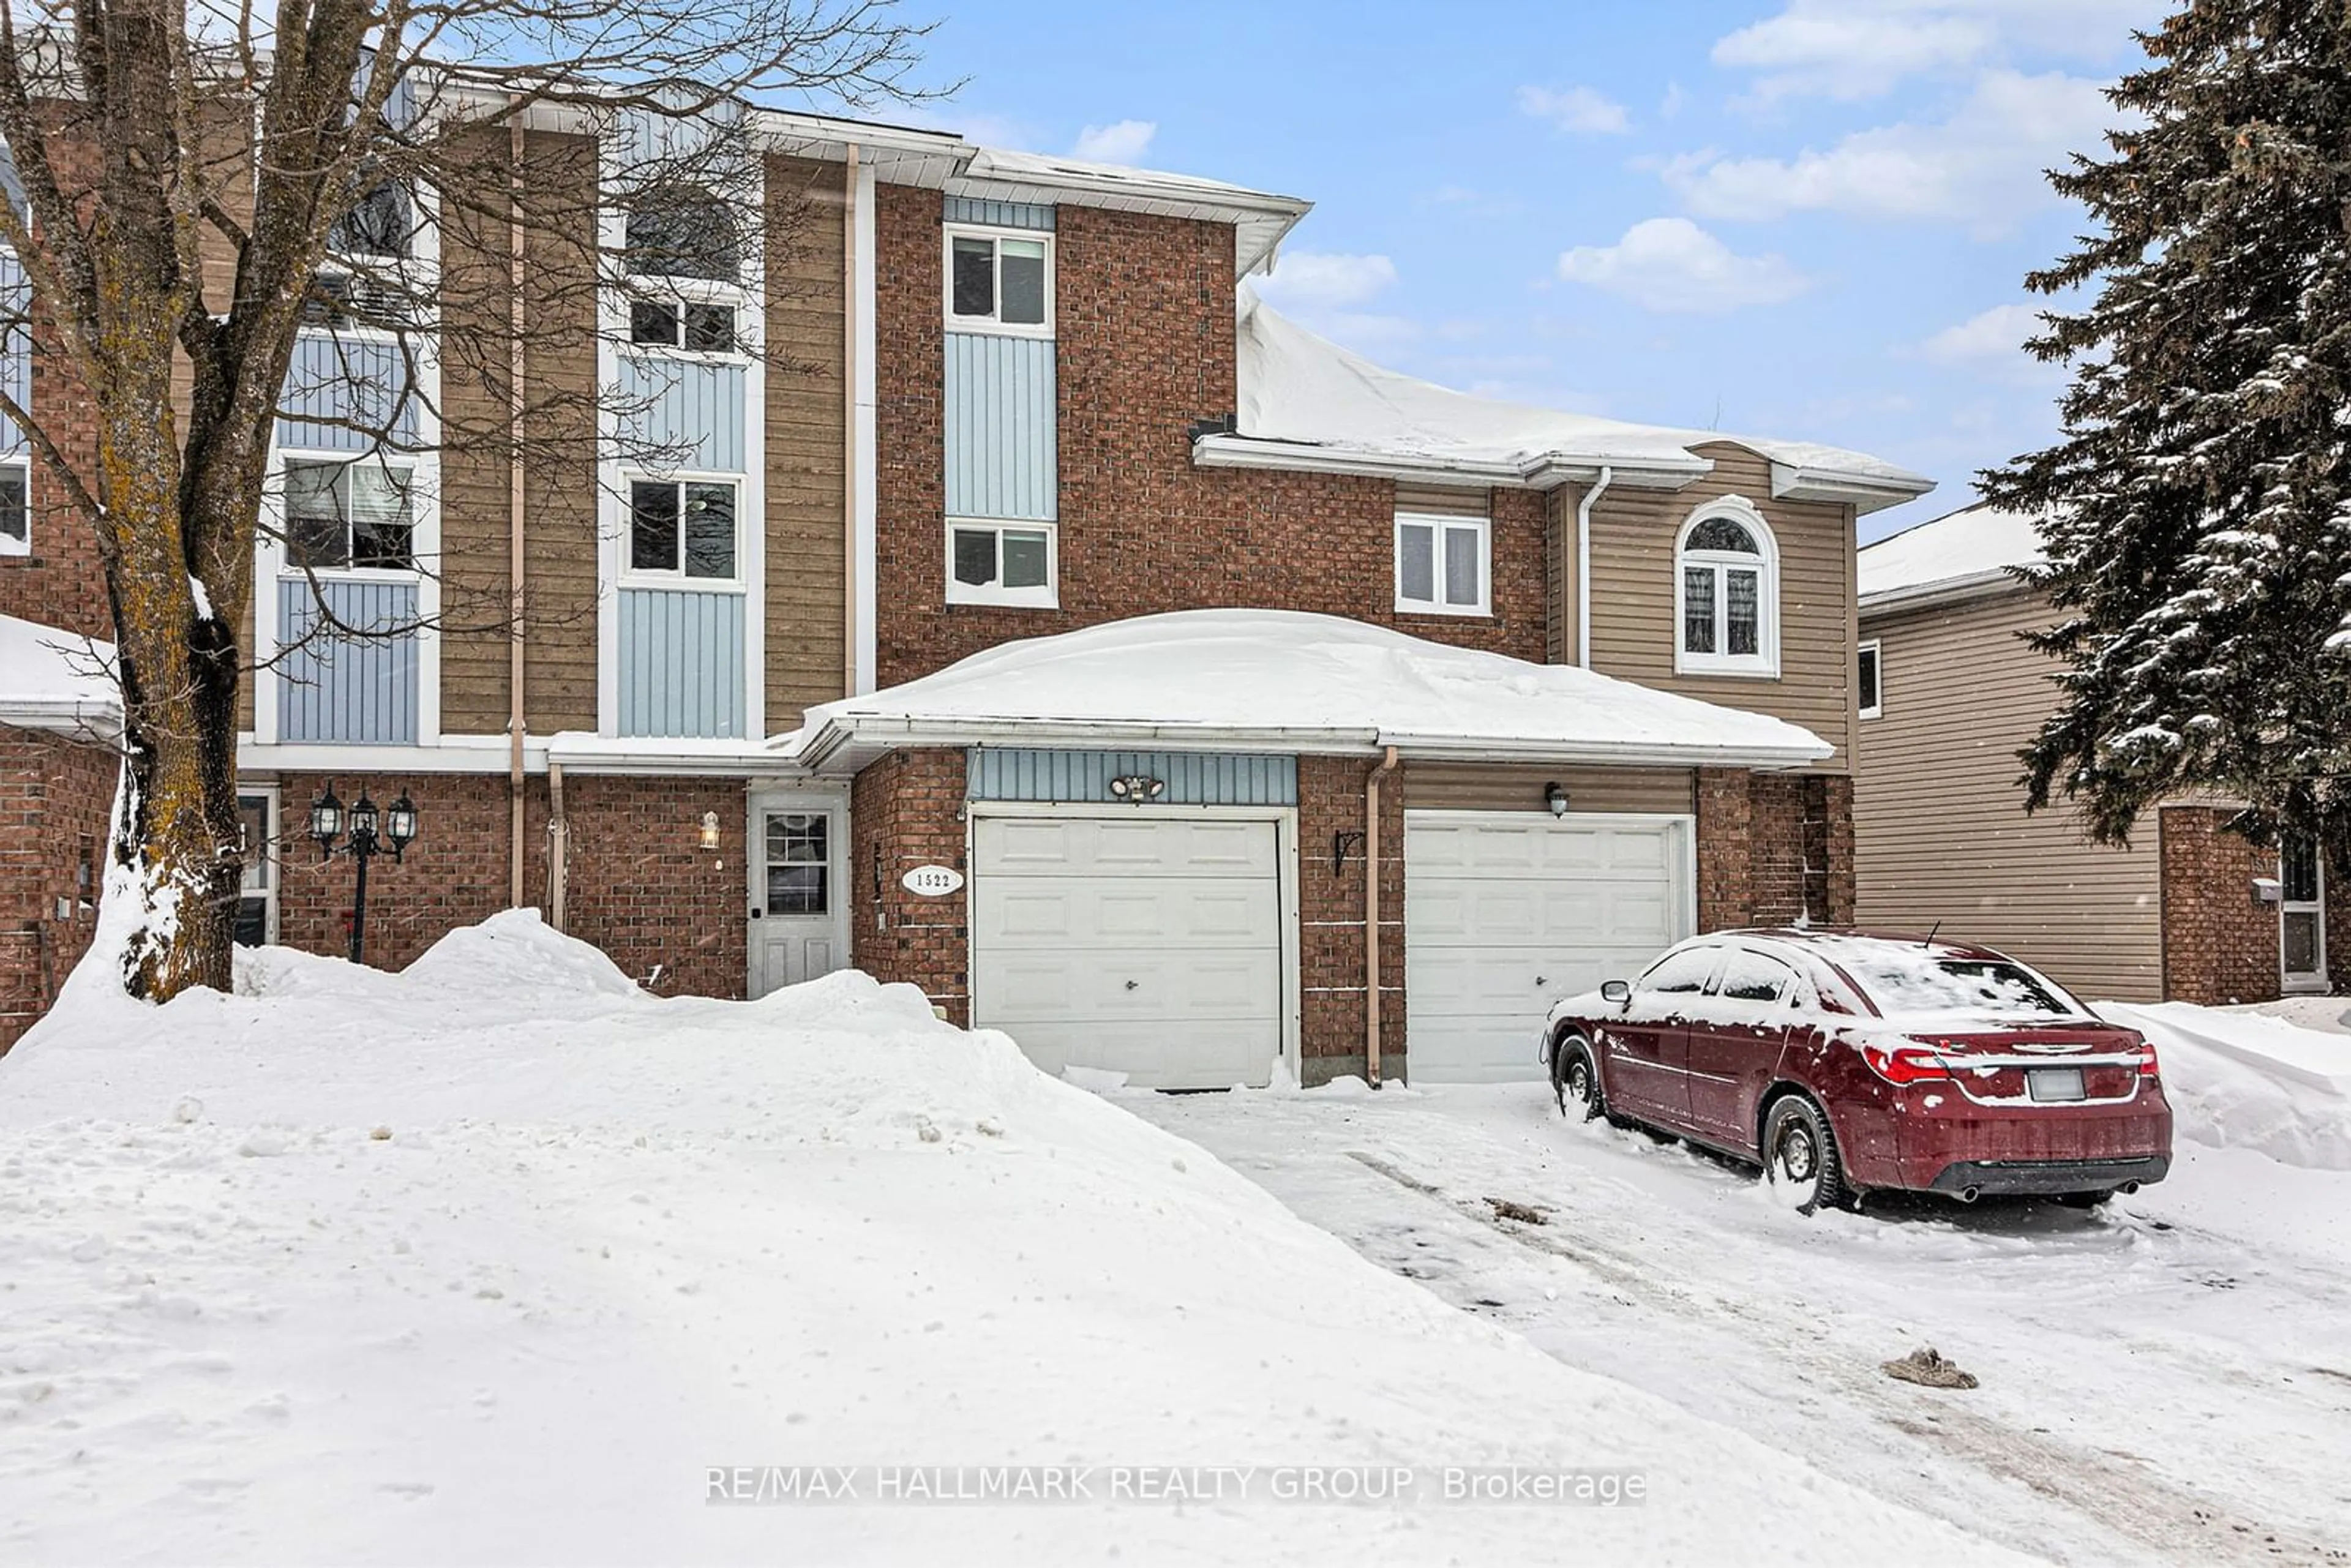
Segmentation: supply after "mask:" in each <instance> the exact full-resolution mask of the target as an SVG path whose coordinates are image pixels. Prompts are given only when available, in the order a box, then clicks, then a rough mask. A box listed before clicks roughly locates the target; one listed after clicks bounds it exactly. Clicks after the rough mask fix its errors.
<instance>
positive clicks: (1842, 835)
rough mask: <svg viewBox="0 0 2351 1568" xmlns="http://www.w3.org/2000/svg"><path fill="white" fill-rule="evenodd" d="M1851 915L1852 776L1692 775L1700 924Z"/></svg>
mask: <svg viewBox="0 0 2351 1568" xmlns="http://www.w3.org/2000/svg"><path fill="white" fill-rule="evenodd" d="M1852 921H1853V780H1852V779H1849V778H1847V777H1845V776H1844V775H1842V774H1818V773H1815V774H1805V773H1750V772H1748V771H1746V770H1744V769H1740V768H1699V769H1698V929H1699V930H1700V931H1720V930H1726V929H1729V928H1731V927H1734V926H1741V925H1791V924H1795V923H1798V922H1806V923H1810V924H1813V925H1850V924H1851V923H1852Z"/></svg>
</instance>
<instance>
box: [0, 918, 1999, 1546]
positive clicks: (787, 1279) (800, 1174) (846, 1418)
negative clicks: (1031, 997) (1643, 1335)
mask: <svg viewBox="0 0 2351 1568" xmlns="http://www.w3.org/2000/svg"><path fill="white" fill-rule="evenodd" d="M1406 1200H1407V1199H1405V1198H1399V1201H1406ZM0 1289H5V1296H0V1303H5V1320H4V1321H5V1322H6V1323H7V1325H8V1331H9V1332H8V1333H7V1335H6V1337H5V1341H0V1556H5V1558H6V1559H7V1560H9V1561H16V1562H64V1561H71V1562H77V1563H85V1562H101V1561H111V1562H152V1563H174V1564H178V1563H193V1562H215V1561H235V1562H240V1563H246V1562H251V1563H327V1562H335V1563H341V1562H380V1563H406V1562H417V1561H433V1562H436V1563H490V1562H513V1561H525V1560H528V1561H534V1562H565V1563H610V1562H651V1561H658V1562H670V1563H685V1562H722V1561H759V1562H775V1561H813V1562H827V1563H848V1562H883V1563H906V1562H919V1561H930V1560H938V1561H945V1560H950V1559H951V1560H953V1561H956V1562H972V1563H992V1562H1013V1561H1019V1562H1021V1563H1053V1562H1062V1561H1073V1560H1079V1559H1084V1560H1088V1561H1097V1562H1098V1561H1102V1560H1103V1559H1104V1558H1106V1557H1111V1556H1117V1557H1121V1558H1123V1560H1125V1561H1129V1562H1144V1563H1154V1562H1168V1561H1179V1560H1180V1561H1185V1562H1234V1563H1253V1564H1256V1563H1328V1562H1333V1561H1347V1562H1351V1563H1384V1562H1396V1563H1403V1562H1413V1563H1424V1562H1439V1561H1460V1562H1476V1563H1489V1562H1526V1561H1536V1560H1547V1559H1549V1558H1550V1557H1552V1555H1554V1554H1555V1553H1556V1552H1557V1551H1558V1550H1559V1549H1560V1546H1561V1542H1562V1541H1573V1543H1574V1550H1576V1551H1577V1552H1581V1553H1585V1554H1589V1555H1591V1556H1593V1557H1595V1558H1611V1559H1617V1560H1625V1559H1630V1558H1633V1557H1638V1558H1639V1559H1640V1560H1642V1561H1646V1562H1656V1563H1692V1562H1714V1561H1722V1560H1725V1559H1727V1558H1729V1557H1731V1556H1734V1555H1736V1556H1740V1557H1742V1558H1753V1557H1755V1555H1756V1548H1757V1545H1758V1543H1761V1542H1768V1543H1769V1546H1768V1548H1767V1549H1766V1550H1765V1551H1764V1552H1763V1555H1764V1556H1767V1557H1777V1558H1782V1559H1795V1558H1808V1559H1810V1560H1814V1561H1828V1560H1837V1561H1854V1560H1862V1559H1865V1558H1870V1559H1874V1558H1896V1559H1899V1560H1902V1561H1907V1562H1919V1563H1935V1562H1952V1561H1960V1560H1965V1561H1981V1560H1984V1559H1986V1558H1987V1557H1989V1556H1991V1555H1992V1553H1991V1552H1989V1550H1988V1549H1987V1548H1986V1547H1985V1545H1984V1543H1983V1542H1980V1541H1979V1540H1977V1539H1975V1538H1973V1537H1970V1536H1969V1535H1966V1534H1964V1533H1961V1532H1959V1531H1956V1530H1953V1529H1951V1528H1949V1527H1947V1526H1944V1525H1940V1524H1938V1523H1935V1522H1933V1521H1928V1520H1926V1519H1924V1518H1922V1517H1921V1516H1919V1515H1917V1514H1915V1513H1913V1512H1910V1511H1907V1509H1906V1508H1904V1507H1902V1506H1900V1505H1897V1504H1895V1503H1892V1502H1887V1501H1884V1500H1878V1499H1876V1498H1873V1497H1870V1496H1868V1495H1865V1494H1864V1493H1863V1492H1861V1491H1859V1490H1855V1488H1854V1487H1852V1486H1851V1485H1849V1484H1848V1483H1846V1482H1845V1481H1844V1480H1841V1479H1836V1478H1834V1477H1833V1476H1831V1475H1829V1474H1826V1473H1823V1472H1822V1471H1820V1470H1817V1469H1811V1468H1809V1467H1807V1466H1806V1465H1804V1464H1803V1463H1802V1462H1801V1461H1799V1460H1797V1459H1795V1458H1790V1457H1788V1456H1786V1455H1784V1454H1782V1453H1780V1452H1777V1451H1774V1450H1771V1449H1769V1448H1765V1447H1763V1446H1761V1445H1760V1444H1758V1443H1755V1442H1753V1441H1750V1440H1749V1439H1747V1438H1744V1437H1739V1436H1737V1435H1735V1434H1732V1433H1730V1432H1729V1431H1728V1430H1726V1429H1723V1428H1720V1427H1715V1426H1712V1425H1709V1424H1708V1423H1706V1422H1704V1421H1701V1420H1699V1419H1698V1418H1697V1417H1694V1416H1689V1415H1687V1414H1686V1413H1684V1412H1682V1411H1680V1410H1678V1409H1677V1408H1675V1407H1674V1406H1669V1405H1667V1404H1665V1403H1664V1402H1662V1401H1659V1400H1657V1399H1655V1398H1653V1397H1650V1396H1645V1395H1641V1394H1638V1393H1635V1391H1633V1390H1631V1389H1629V1388H1626V1387H1625V1386H1623V1385H1618V1384H1615V1383H1612V1382H1609V1381H1607V1380H1604V1379H1601V1378H1598V1377H1594V1376H1590V1375H1583V1374H1581V1373H1578V1372H1575V1371H1573V1370H1572V1369H1570V1368H1567V1367H1564V1366H1562V1365H1560V1364H1557V1363H1555V1362H1553V1361H1552V1360H1551V1359H1549V1358H1548V1357H1546V1356H1544V1355H1542V1354H1540V1353H1539V1352H1537V1351H1536V1350H1535V1349H1533V1348H1532V1347H1531V1345H1529V1344H1528V1343H1526V1342H1524V1341H1523V1340H1521V1339H1520V1338H1518V1337H1516V1336H1515V1335H1512V1334H1510V1333H1505V1332H1503V1331H1502V1330H1500V1329H1499V1328H1498V1327H1495V1326H1494V1325H1491V1324H1489V1323H1486V1322H1480V1321H1479V1320H1477V1319H1475V1318H1473V1317H1471V1316H1469V1315H1467V1314H1464V1313H1460V1312H1455V1311H1453V1310H1451V1309H1449V1308H1447V1307H1446V1306H1444V1305H1443V1304H1441V1303H1440V1302H1439V1301H1437V1299H1436V1298H1435V1297H1433V1296H1430V1295H1428V1294H1426V1293H1425V1292H1424V1291H1421V1290H1420V1289H1419V1288H1417V1287H1416V1286H1414V1285H1412V1284H1410V1283H1409V1282H1407V1281H1403V1280H1400V1279H1397V1278H1395V1277H1394V1276H1391V1275H1389V1274H1386V1273H1384V1272H1382V1271H1381V1270H1377V1269H1374V1268H1373V1267H1372V1266H1370V1265H1368V1264H1366V1263H1364V1261H1363V1260H1360V1259H1359V1258H1358V1257H1357V1256H1356V1255H1355V1254H1354V1253H1353V1252H1352V1251H1350V1250H1349V1249H1347V1248H1345V1247H1344V1246H1343V1245H1342V1244H1341V1243H1339V1242H1338V1241H1336V1240H1334V1239H1332V1238H1331V1237H1329V1236H1327V1235H1325V1234H1323V1233H1322V1232H1321V1231H1319V1230H1315V1229H1312V1228H1309V1227H1307V1226H1306V1225H1304V1224H1303V1223H1302V1222H1301V1221H1299V1220H1297V1219H1296V1218H1293V1217H1291V1216H1290V1214H1289V1212H1288V1211H1287V1210H1285V1209H1283V1208H1282V1207H1280V1206H1279V1205H1278V1204H1276V1203H1275V1202H1274V1201H1273V1200H1272V1199H1271V1198H1270V1197H1267V1196H1266V1195H1265V1194H1264V1193H1263V1192H1261V1191H1259V1189H1258V1188H1257V1187H1255V1186H1251V1185H1250V1184H1249V1183H1248V1182H1246V1181H1244V1180H1242V1179H1241V1178H1240V1177H1238V1176H1236V1175H1234V1174H1233V1173H1231V1172H1230V1171H1228V1170H1227V1169H1226V1168H1225V1167H1223V1166H1220V1165H1218V1164H1217V1162H1216V1161H1215V1160H1214V1159H1212V1158H1211V1157H1209V1156H1208V1155H1206V1154H1204V1153H1203V1152H1202V1151H1201V1150H1200V1149H1199V1148H1197V1147H1196V1146H1195V1145H1191V1144H1189V1143H1186V1142H1185V1141H1183V1140H1181V1139H1178V1138H1175V1137H1174V1136H1171V1135H1170V1134H1165V1133H1163V1132H1160V1131H1158V1130H1156V1129H1154V1128H1151V1127H1148V1126H1146V1125H1144V1124H1143V1123H1141V1122H1139V1121H1137V1120H1136V1119H1135V1118H1134V1117H1133V1116H1131V1115H1130V1114H1129V1113H1126V1112H1125V1111H1124V1110H1123V1109H1120V1108H1118V1107H1116V1106H1114V1105H1112V1104H1110V1103H1105V1102H1103V1101H1102V1100H1099V1099H1097V1098H1095V1097H1093V1096H1092V1095H1089V1094H1086V1093H1083V1092H1080V1091H1077V1090H1074V1089H1072V1088H1071V1087H1069V1086H1068V1085H1065V1084H1062V1083H1059V1082H1054V1081H1052V1080H1050V1079H1048V1078H1046V1077H1045V1076H1043V1075H1042V1074H1040V1073H1039V1072H1037V1071H1035V1070H1034V1069H1033V1068H1031V1067H1030V1066H1029V1063H1028V1062H1027V1061H1025V1060H1024V1059H1023V1058H1022V1057H1021V1055H1020V1053H1019V1051H1018V1050H1017V1048H1015V1046H1014V1045H1013V1044H1012V1042H1011V1041H1010V1040H1008V1039H1007V1038H1005V1037H1004V1036H1003V1035H1001V1034H997V1033H992V1032H979V1033H967V1032H964V1031H962V1030H956V1029H953V1028H950V1027H948V1026H947V1025H945V1024H942V1023H939V1022H937V1021H936V1020H935V1019H934V1018H933V1017H932V1016H931V1013H930V1010H929V1007H928V1004H927V1003H926V1002H925V999H924V998H922V997H921V995H920V994H918V993H917V992H915V991H914V990H913V989H912V988H900V987H884V986H881V985H877V984H876V983H875V982H873V981H872V980H871V979H868V978H866V977H862V976H860V975H854V974H844V975H836V976H834V977H831V978H829V979H827V980H824V981H822V982H820V983H818V984H816V985H812V986H807V987H801V988H796V989H791V990H787V991H783V992H779V993H778V994H777V995H775V996H772V997H770V998H767V999H765V1000H762V1001H758V1002H751V1003H740V1002H716V1001H707V1000H701V999H695V998H667V999H664V998H654V997H652V996H649V995H646V994H644V993H643V992H641V991H638V990H636V989H635V988H632V987H628V986H626V985H625V983H624V982H622V981H620V980H619V979H618V977H616V974H615V972H614V971H613V970H612V969H611V966H610V965H609V964H608V963H607V962H606V961H605V960H604V959H603V958H602V957H601V956H599V955H597V954H595V953H593V952H591V951H590V950H589V949H587V948H585V947H583V946H580V945H579V944H577V943H573V942H570V941H569V940H567V939H565V938H563V937H560V936H557V935H555V934H554V933H552V932H549V931H548V930H547V929H546V928H545V927H543V926H540V925H538V924H536V923H535V922H534V921H532V920H531V919H530V918H529V917H528V916H525V915H505V916H501V917H499V918H498V919H496V920H493V921H491V922H488V923H486V924H485V925H482V926H480V927H478V928H475V929H474V930H471V931H465V932H459V933H456V934H455V935H453V936H450V937H449V938H447V939H446V940H445V941H444V943H443V944H442V945H441V946H438V947H436V948H435V949H434V953H433V954H432V955H430V956H428V957H426V958H424V959H420V960H419V961H418V963H417V964H416V965H415V966H414V967H413V968H412V969H411V970H410V972H408V973H407V974H404V975H399V976H385V975H379V974H375V973H372V972H371V971H367V970H361V969H354V968H351V967H347V966H340V965H336V964H334V963H331V962H329V961H326V960H320V959H315V958H307V957H303V956H298V955H292V954H286V953H280V952H265V953H262V954H258V955H256V956H253V957H252V959H251V960H250V962H248V963H247V965H246V967H245V969H244V972H243V974H242V976H241V977H240V986H239V990H238V992H237V994H235V995H230V996H222V995H215V994H211V993H198V994H192V995H189V996H186V997H183V998H179V999H177V1000H175V1001H174V1002H172V1003H171V1004H170V1005H169V1006H166V1007H163V1008H161V1009H150V1008H142V1007H139V1006H137V1005H135V1004H132V1003H131V1002H129V1001H127V1000H125V999H123V998H120V996H110V995H108V994H107V993H106V992H105V991H104V990H103V989H102V988H85V989H84V990H83V991H81V992H80V993H78V996H77V998H75V999H74V1000H73V1001H72V1002H70V1003H69V1004H68V1006H66V1007H65V1008H64V1009H62V1010H60V1011H59V1012H57V1014H54V1015H53V1016H52V1017H51V1018H50V1019H48V1020H47V1021H46V1022H45V1023H44V1024H43V1025H41V1026H40V1028H38V1029H37V1030H35V1031H34V1033H33V1034H32V1035H31V1036H30V1037H28V1039H27V1040H26V1041H25V1042H24V1044H23V1045H22V1046H21V1047H20V1048H19V1050H18V1051H16V1052H15V1053H12V1054H11V1055H10V1056H9V1057H8V1058H6V1059H5V1061H0ZM1012 1462H1021V1463H1049V1462H1050V1463H1080V1464H1096V1465H1113V1464H1153V1465H1180V1464H1192V1465H1240V1466H1247V1465H1258V1466H1271V1465H1344V1464H1374V1465H1380V1466H1395V1465H1402V1466H1410V1467H1421V1468H1425V1469H1426V1472H1428V1473H1430V1474H1431V1475H1432V1479H1433V1472H1434V1470H1435V1469H1436V1468H1437V1467H1440V1466H1444V1465H1523V1466H1532V1467H1539V1468H1544V1469H1556V1468H1560V1467H1566V1466H1604V1467H1614V1468H1622V1469H1635V1470H1640V1471H1644V1472H1646V1476H1647V1477H1648V1480H1649V1484H1650V1487H1651V1489H1652V1493H1653V1496H1652V1500H1651V1501H1649V1502H1648V1503H1647V1504H1646V1506H1643V1507H1638V1508H1620V1509H1615V1510H1604V1509H1579V1510H1576V1511H1573V1513H1562V1511H1561V1509H1559V1508H1557V1507H1519V1506H1468V1505H1458V1504H1457V1505H1453V1506H1447V1505H1444V1504H1441V1503H1420V1504H1415V1505H1410V1506H1404V1507H1396V1506H1387V1505H1381V1506H1357V1507H1352V1508H1348V1507H1335V1506H1307V1505H1302V1504H1296V1503H1292V1504H1287V1505H1285V1504H1281V1503H1278V1502H1272V1501H1254V1502H1249V1503H1247V1504H1241V1503H1228V1504H1224V1505H1220V1506H1213V1507H1175V1506H1169V1505H1165V1504H1159V1505H1153V1504H1144V1503H1135V1504H1128V1505H1123V1506H1119V1505H1111V1504H1096V1505H1086V1506H1080V1505H1061V1506H1042V1507H1025V1508H1024V1507H1006V1506H966V1507H930V1508H923V1507H911V1506H896V1507H879V1506H874V1505H871V1504H866V1505H841V1506H831V1507H822V1506H806V1505H802V1506H785V1507H766V1508H762V1507H714V1506H711V1505H710V1504H708V1503H707V1502H706V1501H705V1493H706V1488H707V1485H708V1481H707V1475H708V1471H709V1470H710V1469H711V1468H713V1467H720V1468H725V1467H734V1466H750V1467H758V1466H789V1465H868V1466H872V1465H908V1466H914V1465H923V1466H941V1465H945V1466H978V1465H989V1464H1003V1463H1012Z"/></svg>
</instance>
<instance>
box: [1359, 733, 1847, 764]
mask: <svg viewBox="0 0 2351 1568" xmlns="http://www.w3.org/2000/svg"><path fill="white" fill-rule="evenodd" d="M1379 743H1380V745H1381V746H1383V747H1388V746H1393V747H1395V748H1396V753H1397V755H1398V756H1400V757H1402V758H1405V760H1406V761H1410V760H1411V759H1413V758H1416V757H1417V758H1425V759H1436V758H1441V759H1444V760H1446V761H1452V762H1556V763H1561V764H1576V763H1581V764H1589V765H1594V766H1599V767H1614V768H1762V769H1767V770H1771V771H1779V770H1782V769H1786V768H1808V767H1810V766H1812V765H1813V763H1815V762H1825V761H1826V760H1828V758H1831V757H1833V756H1834V755H1835V754H1836V750H1835V747H1832V746H1830V745H1829V744H1828V743H1827V742H1826V741H1823V740H1822V739H1820V738H1819V737H1813V743H1812V744H1811V745H1810V746H1803V745H1792V746H1716V745H1676V744H1674V743H1671V742H1647V743H1633V744H1619V743H1615V742H1610V741H1540V740H1520V739H1517V738H1514V737H1508V736H1484V737H1472V736H1449V735H1408V734H1402V733H1383V734H1382V735H1381V736H1380V737H1379Z"/></svg>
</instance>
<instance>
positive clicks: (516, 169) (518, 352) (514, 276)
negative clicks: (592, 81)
mask: <svg viewBox="0 0 2351 1568" xmlns="http://www.w3.org/2000/svg"><path fill="white" fill-rule="evenodd" d="M521 104H522V99H521V98H520V96H519V95H509V96H508V98H507V108H508V112H509V113H510V114H512V116H513V118H512V119H511V120H509V121H508V122H507V331H508V334H509V337H508V350H507V420H508V428H509V430H510V431H511V433H512V434H511V436H510V439H511V440H512V442H513V446H512V448H511V455H510V456H509V457H508V458H507V588H508V599H507V740H508V742H509V745H508V749H507V789H508V792H509V794H510V796H511V798H512V818H513V832H512V835H511V838H512V841H511V843H510V845H509V854H510V864H509V870H508V873H507V906H508V907H510V908H514V909H520V908H521V907H522V899H523V885H522V883H523V818H524V815H525V812H524V800H523V733H524V731H525V729H526V728H527V727H528V726H527V721H526V720H525V719H524V717H523V702H522V694H523V684H522V682H523V639H524V630H523V548H522V524H523V468H522V455H523V379H522V378H523V341H522V335H523V327H524V321H525V317H526V311H525V308H524V301H523V276H524V274H523V254H522V252H523V244H522V159H523V131H522V114H521ZM561 925H562V922H561V918H560V917H558V919H557V926H558V928H559V929H560V928H561Z"/></svg>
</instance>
